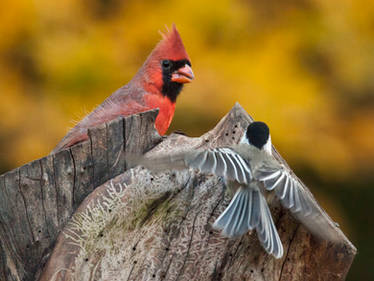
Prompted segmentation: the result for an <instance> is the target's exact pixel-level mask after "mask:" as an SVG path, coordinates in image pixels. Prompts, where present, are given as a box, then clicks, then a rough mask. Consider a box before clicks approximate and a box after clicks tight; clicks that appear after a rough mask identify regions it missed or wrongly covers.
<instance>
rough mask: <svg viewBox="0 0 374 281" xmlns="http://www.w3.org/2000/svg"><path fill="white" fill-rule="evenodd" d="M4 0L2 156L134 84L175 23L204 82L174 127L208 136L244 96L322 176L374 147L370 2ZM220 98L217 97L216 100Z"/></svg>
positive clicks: (52, 133)
mask: <svg viewBox="0 0 374 281" xmlns="http://www.w3.org/2000/svg"><path fill="white" fill-rule="evenodd" d="M267 2H268V3H266V4H264V3H262V2H256V1H239V0H236V1H228V0H220V1H213V0H208V1H204V2H202V1H189V2H188V3H184V4H183V5H181V3H180V2H170V1H160V2H159V1H117V0H111V1H100V0H79V1H73V0H69V1H47V0H38V1H33V2H30V1H26V0H18V1H6V2H5V3H4V4H3V8H2V9H1V10H0V33H1V34H2V36H1V38H0V91H1V93H2V94H1V97H2V98H1V101H2V102H1V104H0V112H1V113H2V116H3V118H2V119H1V120H0V132H1V133H0V141H1V142H0V144H1V147H0V154H1V156H2V158H3V159H7V160H4V161H5V162H6V166H7V167H8V168H11V167H15V166H18V165H21V164H22V163H25V162H27V161H30V160H33V159H34V158H38V157H42V156H44V155H45V154H47V153H48V152H49V151H50V150H51V149H52V148H53V146H54V145H55V144H56V143H57V142H58V141H59V139H61V138H62V137H63V135H64V134H65V133H66V130H67V128H68V127H69V126H72V123H71V120H74V119H75V120H79V119H80V118H82V117H83V116H84V114H85V113H87V112H88V111H90V110H91V109H92V108H93V107H94V106H95V105H97V104H99V103H101V101H102V100H104V98H106V97H107V96H108V95H110V93H111V92H113V91H114V90H116V89H117V88H119V87H120V86H122V85H123V84H125V83H127V82H128V81H129V80H130V79H131V77H132V76H133V75H134V74H135V73H136V71H137V69H138V68H139V67H140V66H141V65H142V63H143V61H144V60H145V58H146V57H147V55H148V53H149V52H150V51H151V49H152V48H153V46H154V45H155V44H156V43H157V41H158V40H160V36H159V34H158V33H157V31H158V30H163V29H164V28H165V24H166V25H169V26H170V25H171V23H173V22H175V23H176V24H177V26H178V29H179V30H180V33H181V35H182V37H183V40H184V43H185V45H186V48H187V50H188V53H189V54H190V57H191V60H192V65H193V69H194V72H195V74H196V80H195V81H194V82H193V83H192V84H191V85H188V86H187V87H186V88H185V90H184V91H183V93H182V95H181V97H180V98H179V100H178V103H177V111H176V116H175V120H174V122H173V124H172V128H171V130H175V129H179V130H183V131H185V132H187V133H188V134H190V135H200V134H202V133H203V132H204V131H206V130H208V129H209V128H211V127H212V126H213V125H214V124H215V123H216V122H218V120H219V119H220V118H221V117H222V116H223V115H224V114H225V113H226V112H227V111H228V110H229V109H230V108H231V107H232V106H233V104H234V103H235V102H236V101H239V102H240V103H241V104H242V105H243V106H244V107H245V109H246V110H247V111H248V112H249V113H250V114H252V116H253V117H254V118H255V119H257V120H264V121H266V122H267V123H268V124H269V125H270V128H271V132H272V138H273V141H274V143H275V145H276V146H277V147H278V148H279V149H280V151H281V152H282V154H283V155H285V156H286V158H287V159H288V160H289V161H290V162H291V163H292V162H293V163H306V164H307V165H310V166H312V167H315V169H316V170H317V171H318V172H319V173H320V174H321V176H323V177H329V176H330V177H334V176H336V175H339V176H342V175H344V176H349V175H352V174H353V173H356V172H357V171H361V172H362V171H363V169H365V167H366V166H367V165H363V167H360V165H357V164H354V163H369V162H370V161H371V159H373V157H374V148H373V145H372V143H373V142H374V133H373V129H372V128H373V126H372V124H373V122H374V116H373V110H372V108H371V106H372V105H373V92H374V82H372V81H374V80H373V79H372V77H373V74H374V55H373V54H374V53H373V51H372V50H373V47H374V39H373V38H374V36H373V35H374V31H373V29H372V18H373V16H374V7H373V5H370V1H369V0H359V1H353V0H345V1H337V0H335V1H322V0H304V1H300V2H299V3H296V2H294V1H285V2H278V1H275V0H271V1H267ZM211 101H214V102H211Z"/></svg>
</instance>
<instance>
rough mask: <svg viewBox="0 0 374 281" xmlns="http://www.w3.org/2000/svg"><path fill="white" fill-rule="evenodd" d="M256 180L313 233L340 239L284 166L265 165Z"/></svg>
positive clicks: (313, 200) (316, 204) (306, 192)
mask: <svg viewBox="0 0 374 281" xmlns="http://www.w3.org/2000/svg"><path fill="white" fill-rule="evenodd" d="M255 177H256V179H258V180H260V181H261V182H263V184H264V186H265V188H266V189H267V190H269V191H271V190H274V191H275V194H276V196H277V197H278V198H279V199H280V201H281V203H282V205H283V206H284V207H286V208H288V209H290V211H291V212H292V213H293V214H294V215H295V217H296V218H297V219H298V220H299V221H300V222H302V223H303V224H304V225H305V226H306V227H307V228H308V229H309V230H310V231H311V232H312V233H314V234H316V235H317V236H320V237H322V238H324V239H327V240H330V241H336V240H337V239H338V237H337V235H336V231H335V230H334V227H333V226H332V225H331V222H329V221H328V219H327V217H326V215H324V214H323V211H322V209H321V208H320V207H319V205H318V203H317V202H316V200H315V199H314V197H313V196H312V195H311V193H310V192H308V191H307V190H305V189H304V187H303V186H302V184H301V183H300V182H299V181H298V179H296V178H295V177H294V176H293V175H291V173H290V172H289V171H288V169H286V167H284V166H283V165H279V166H273V165H268V164H267V163H263V165H261V166H260V167H259V168H257V169H256V172H255Z"/></svg>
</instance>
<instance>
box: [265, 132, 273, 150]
mask: <svg viewBox="0 0 374 281" xmlns="http://www.w3.org/2000/svg"><path fill="white" fill-rule="evenodd" d="M263 149H264V150H265V151H266V152H268V153H269V154H272V150H273V149H272V146H271V137H270V136H269V139H268V141H267V142H266V143H265V145H264V148H263Z"/></svg>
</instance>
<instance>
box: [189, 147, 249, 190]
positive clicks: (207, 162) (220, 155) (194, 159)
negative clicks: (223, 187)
mask: <svg viewBox="0 0 374 281" xmlns="http://www.w3.org/2000/svg"><path fill="white" fill-rule="evenodd" d="M185 162H186V164H187V165H188V166H190V167H193V168H196V169H199V170H201V171H202V172H205V173H212V174H215V175H217V176H221V177H225V178H226V179H228V180H233V181H237V182H238V183H242V184H246V183H249V182H250V180H251V178H252V173H251V170H250V168H249V165H248V164H247V162H246V161H245V160H244V159H243V158H242V157H241V156H240V155H239V154H237V153H236V152H235V151H233V150H232V149H230V148H216V149H208V150H202V151H196V152H192V153H189V154H187V155H186V158H185Z"/></svg>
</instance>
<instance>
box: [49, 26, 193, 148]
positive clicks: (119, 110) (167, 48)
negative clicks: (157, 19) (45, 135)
mask: <svg viewBox="0 0 374 281" xmlns="http://www.w3.org/2000/svg"><path fill="white" fill-rule="evenodd" d="M160 33H161V36H162V40H161V41H160V42H159V43H158V44H157V45H156V47H155V48H154V49H153V51H152V52H151V54H150V55H149V56H148V58H147V59H146V61H145V62H144V64H143V66H142V67H141V68H140V69H139V71H138V72H137V74H136V75H135V76H134V77H133V79H132V80H131V81H130V82H129V83H128V84H126V85H124V86H123V87H121V88H119V89H118V90H117V91H115V92H114V93H113V94H112V95H111V96H109V97H108V98H107V99H105V100H104V102H103V103H102V104H100V105H99V106H98V107H96V108H95V109H94V110H93V111H92V112H91V113H89V114H88V115H87V116H85V117H84V118H83V119H82V120H81V121H80V122H79V123H77V124H76V126H75V127H73V128H72V129H71V130H70V131H69V132H68V133H67V134H66V136H65V137H64V138H63V139H62V140H61V141H60V142H59V143H58V144H57V146H56V147H55V148H54V149H53V150H52V152H51V153H52V154H53V153H56V152H58V151H61V150H63V149H65V148H68V147H71V146H72V145H74V144H76V143H79V142H82V141H84V140H87V139H88V129H89V128H92V127H95V126H98V125H100V124H103V123H105V122H108V121H111V120H113V119H115V118H117V117H119V116H129V115H132V114H136V113H140V112H144V111H147V110H151V109H155V108H159V113H158V115H157V117H156V120H155V127H156V129H157V131H158V133H159V134H160V135H164V134H165V133H166V131H167V130H168V128H169V126H170V123H171V121H172V119H173V116H174V111H175V104H176V100H177V97H178V96H179V94H180V92H181V91H182V88H183V85H184V84H186V83H190V82H191V81H192V80H193V79H194V73H193V71H192V68H191V61H190V58H189V56H188V54H187V52H186V50H185V47H184V45H183V42H182V39H181V37H180V35H179V32H178V30H177V28H176V26H175V24H173V26H172V29H171V30H170V31H169V30H168V31H167V33H165V34H164V33H162V32H160Z"/></svg>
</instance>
